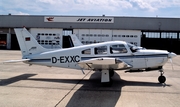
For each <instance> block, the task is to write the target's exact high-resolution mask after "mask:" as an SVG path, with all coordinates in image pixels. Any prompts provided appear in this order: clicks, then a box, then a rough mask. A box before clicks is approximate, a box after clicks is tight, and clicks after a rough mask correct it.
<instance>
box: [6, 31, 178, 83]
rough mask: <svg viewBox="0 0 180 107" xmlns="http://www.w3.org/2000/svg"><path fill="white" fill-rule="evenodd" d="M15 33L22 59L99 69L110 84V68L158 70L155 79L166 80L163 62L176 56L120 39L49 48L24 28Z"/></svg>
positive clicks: (54, 64)
mask: <svg viewBox="0 0 180 107" xmlns="http://www.w3.org/2000/svg"><path fill="white" fill-rule="evenodd" d="M14 30H15V33H16V36H17V39H18V42H19V46H20V49H21V52H22V59H21V60H10V61H5V63H11V62H24V63H26V64H30V65H33V64H37V65H43V66H52V67H62V68H71V69H80V70H82V72H83V70H94V71H101V82H102V83H103V84H105V85H111V83H112V80H111V77H112V76H113V75H114V70H125V69H128V70H131V71H132V70H149V71H151V70H159V71H160V76H159V78H158V81H159V82H160V83H164V82H165V81H166V78H165V76H163V73H164V72H163V68H162V67H163V65H164V64H165V63H166V62H167V61H168V59H171V58H173V57H175V56H176V54H175V53H172V52H168V51H162V50H148V49H143V48H139V47H136V46H134V45H132V44H129V43H127V42H124V41H110V42H103V43H96V44H90V45H81V46H76V47H72V48H66V49H57V50H49V49H45V48H43V47H42V46H41V45H39V44H38V43H37V41H36V40H35V39H34V37H33V36H32V35H31V34H30V33H29V32H28V31H27V30H26V29H25V28H15V29H14Z"/></svg>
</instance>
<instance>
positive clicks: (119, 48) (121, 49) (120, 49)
mask: <svg viewBox="0 0 180 107" xmlns="http://www.w3.org/2000/svg"><path fill="white" fill-rule="evenodd" d="M127 52H128V51H127V49H126V47H125V46H124V45H123V44H118V45H111V46H110V53H111V54H120V53H127Z"/></svg>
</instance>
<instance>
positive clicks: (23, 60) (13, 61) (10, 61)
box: [3, 59, 30, 63]
mask: <svg viewBox="0 0 180 107" xmlns="http://www.w3.org/2000/svg"><path fill="white" fill-rule="evenodd" d="M26 61H30V59H20V60H8V61H4V62H3V63H16V62H26Z"/></svg>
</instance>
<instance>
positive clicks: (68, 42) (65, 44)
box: [62, 36, 74, 48]
mask: <svg viewBox="0 0 180 107" xmlns="http://www.w3.org/2000/svg"><path fill="white" fill-rule="evenodd" d="M62 46H63V48H70V47H74V44H73V42H72V39H71V37H70V36H63V45H62Z"/></svg>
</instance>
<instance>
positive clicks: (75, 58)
mask: <svg viewBox="0 0 180 107" xmlns="http://www.w3.org/2000/svg"><path fill="white" fill-rule="evenodd" d="M79 58H80V56H78V55H76V56H60V57H59V58H56V57H52V60H51V61H52V63H57V62H59V63H72V62H79V61H80V59H79Z"/></svg>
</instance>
